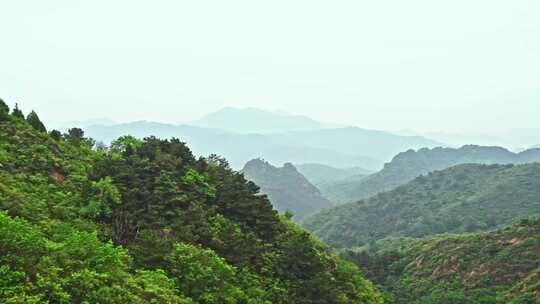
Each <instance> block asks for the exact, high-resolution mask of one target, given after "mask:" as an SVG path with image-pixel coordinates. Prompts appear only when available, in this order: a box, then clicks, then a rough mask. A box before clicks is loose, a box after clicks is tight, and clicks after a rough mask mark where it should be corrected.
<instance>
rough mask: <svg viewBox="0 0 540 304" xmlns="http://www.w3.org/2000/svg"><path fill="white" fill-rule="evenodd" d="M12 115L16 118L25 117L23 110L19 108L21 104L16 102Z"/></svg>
mask: <svg viewBox="0 0 540 304" xmlns="http://www.w3.org/2000/svg"><path fill="white" fill-rule="evenodd" d="M11 115H12V116H13V117H15V118H19V119H24V114H23V112H22V111H21V110H20V109H19V104H17V103H16V104H15V109H13V112H11Z"/></svg>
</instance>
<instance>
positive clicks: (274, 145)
mask: <svg viewBox="0 0 540 304" xmlns="http://www.w3.org/2000/svg"><path fill="white" fill-rule="evenodd" d="M258 111H260V110H258ZM225 112H226V113H227V115H225V116H223V115H218V114H216V115H214V116H212V115H210V117H229V118H228V119H233V118H234V119H235V120H236V121H234V122H232V121H228V120H227V121H224V124H225V125H226V124H227V123H229V122H230V123H231V124H232V123H234V124H238V125H241V124H243V125H245V130H246V131H249V129H248V128H249V127H250V126H252V125H253V124H254V123H256V122H254V121H253V120H252V119H251V118H250V117H249V116H245V114H246V113H251V112H253V110H249V111H248V112H246V110H235V109H228V110H226V111H225ZM230 112H236V115H232V114H230ZM257 113H259V112H257ZM261 115H262V114H261ZM265 115H266V116H275V117H279V118H282V116H283V114H275V113H272V112H265ZM286 117H287V119H288V120H290V119H292V118H291V117H296V116H286ZM203 122H204V121H203ZM303 122H305V118H298V123H297V124H298V125H301V124H303ZM259 123H260V124H261V126H262V127H259V129H261V128H263V129H264V128H265V122H264V121H259ZM198 124H203V123H202V122H201V121H199V122H198ZM290 125H292V123H290ZM312 126H315V125H314V124H312ZM319 126H322V124H319ZM83 128H84V130H85V132H86V134H87V135H88V136H90V137H92V138H94V139H96V140H98V141H103V142H105V143H109V142H111V141H112V140H114V139H116V138H117V137H119V136H122V135H128V134H129V135H133V136H135V137H146V136H151V135H155V136H157V137H160V138H170V137H177V138H179V139H181V140H182V141H185V142H186V143H187V144H188V145H189V146H190V147H191V148H192V149H193V152H194V153H195V154H196V155H201V156H206V155H208V154H210V153H217V154H219V155H221V156H224V157H226V158H227V159H228V160H229V161H230V163H231V165H232V166H233V167H234V168H241V167H242V166H243V165H244V164H245V163H246V162H247V161H249V160H250V159H254V158H264V159H266V160H267V161H270V162H271V163H273V164H276V165H282V164H284V163H286V162H291V163H297V164H298V163H299V164H302V163H319V164H323V165H328V166H333V167H355V166H358V167H362V168H366V169H368V170H372V171H376V170H379V169H380V168H381V167H382V165H383V163H384V162H385V161H388V160H390V158H391V157H392V156H394V155H395V154H397V153H399V152H401V151H404V150H407V149H418V148H422V147H436V146H441V145H443V144H441V143H438V142H435V141H432V140H430V139H427V138H424V137H419V136H399V135H394V134H391V133H388V132H383V131H374V130H366V129H361V128H353V127H347V128H334V129H315V130H307V131H290V132H283V133H271V134H240V133H235V132H231V131H229V130H224V129H216V128H208V127H198V126H192V125H173V124H164V123H157V122H148V121H138V122H131V123H124V124H113V125H108V124H107V125H101V124H98V125H92V126H85V127H83ZM229 129H230V128H229ZM253 129H257V127H253Z"/></svg>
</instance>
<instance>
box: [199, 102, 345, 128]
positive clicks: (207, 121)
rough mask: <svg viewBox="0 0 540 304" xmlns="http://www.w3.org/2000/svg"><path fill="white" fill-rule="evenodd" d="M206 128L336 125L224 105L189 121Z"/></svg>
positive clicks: (325, 126) (316, 126)
mask: <svg viewBox="0 0 540 304" xmlns="http://www.w3.org/2000/svg"><path fill="white" fill-rule="evenodd" d="M190 124H191V125H194V126H198V127H206V128H215V129H223V130H227V131H231V132H237V133H260V134H268V133H279V132H287V131H307V130H319V129H325V128H331V127H336V126H332V125H329V124H325V123H322V122H318V121H316V120H314V119H311V118H309V117H307V116H302V115H292V114H288V113H283V112H273V111H265V110H261V109H257V108H233V107H226V108H223V109H221V110H219V111H216V112H213V113H210V114H207V115H205V116H204V117H202V118H201V119H198V120H196V121H193V122H191V123H190Z"/></svg>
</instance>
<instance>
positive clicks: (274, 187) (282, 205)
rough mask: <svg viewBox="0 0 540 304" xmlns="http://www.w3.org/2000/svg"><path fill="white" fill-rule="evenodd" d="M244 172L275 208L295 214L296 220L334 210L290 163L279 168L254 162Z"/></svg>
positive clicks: (260, 161) (266, 163) (267, 163)
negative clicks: (325, 210)
mask: <svg viewBox="0 0 540 304" xmlns="http://www.w3.org/2000/svg"><path fill="white" fill-rule="evenodd" d="M242 172H243V173H244V176H245V177H246V178H247V179H248V180H251V181H253V182H254V183H256V184H257V185H258V186H259V187H260V188H261V192H262V193H265V194H267V195H268V197H269V198H270V201H271V202H272V205H273V206H274V208H276V209H277V210H278V211H280V212H286V211H289V212H292V214H293V215H294V219H295V220H302V219H303V218H304V217H305V216H307V215H310V214H313V213H315V212H317V211H320V210H321V209H324V208H329V207H331V206H332V204H331V203H330V202H329V201H328V200H327V199H325V198H324V197H322V195H321V193H320V192H319V189H317V188H316V187H315V186H313V185H312V184H311V183H310V182H309V181H308V180H307V179H306V178H305V177H304V176H303V175H302V174H301V173H300V172H298V170H297V169H296V168H295V167H294V166H293V165H292V164H290V163H286V164H285V165H283V167H281V168H278V167H275V166H273V165H271V164H270V163H269V162H267V161H264V160H262V159H253V160H251V161H249V162H248V163H246V165H245V166H244V169H242Z"/></svg>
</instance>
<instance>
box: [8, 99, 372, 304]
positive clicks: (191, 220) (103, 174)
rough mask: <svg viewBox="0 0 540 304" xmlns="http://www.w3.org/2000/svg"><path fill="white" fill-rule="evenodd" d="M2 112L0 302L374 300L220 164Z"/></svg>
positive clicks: (347, 269)
mask: <svg viewBox="0 0 540 304" xmlns="http://www.w3.org/2000/svg"><path fill="white" fill-rule="evenodd" d="M8 111H9V109H8V108H7V106H6V105H5V104H4V103H3V102H0V168H1V170H0V302H1V303H208V304H210V303H215V304H221V303H246V304H255V303H265V304H269V303H382V299H381V296H380V294H379V293H378V292H377V291H376V290H374V288H373V287H372V285H371V284H370V283H369V282H368V281H366V280H365V279H364V278H363V277H362V276H361V274H360V272H359V271H358V269H357V268H356V267H355V266H354V265H352V264H351V263H348V262H344V261H342V260H340V259H339V258H338V257H336V256H335V255H334V254H332V253H331V252H330V251H329V250H328V249H327V248H326V246H324V245H323V244H321V243H320V242H319V241H317V240H316V239H315V238H314V237H312V236H311V235H310V234H309V233H307V232H305V231H304V230H302V229H301V228H299V227H297V226H296V225H294V224H292V223H291V222H289V221H287V220H286V219H285V218H283V217H280V216H279V215H278V214H277V212H276V211H275V210H273V208H272V206H271V204H270V202H269V201H268V200H267V199H266V198H265V197H261V196H258V195H257V193H258V192H259V189H258V187H257V186H256V185H255V184H253V183H251V182H248V181H246V180H245V179H244V178H243V176H242V174H239V173H237V172H235V171H233V170H231V169H230V168H229V167H228V165H227V162H226V161H225V160H224V159H221V158H218V157H209V158H207V159H202V158H201V159H196V158H194V157H193V155H192V153H191V151H190V150H189V148H188V147H187V146H186V145H184V144H183V143H182V142H180V141H179V140H177V139H172V140H160V139H156V138H153V137H149V138H146V139H144V140H142V141H141V140H137V139H135V138H132V137H123V138H120V139H118V140H116V141H114V143H113V144H112V145H111V147H110V148H108V149H104V148H94V149H93V148H91V147H92V146H93V141H92V140H90V139H88V138H85V137H84V134H83V133H82V130H80V129H71V130H70V131H69V132H68V133H67V134H60V132H57V131H51V132H49V133H46V131H45V126H43V124H41V122H40V121H39V118H38V117H37V115H36V114H35V113H34V114H31V115H29V116H28V118H27V119H26V120H25V119H24V116H23V114H22V112H20V110H18V109H16V110H14V111H13V112H12V113H11V114H8Z"/></svg>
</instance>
